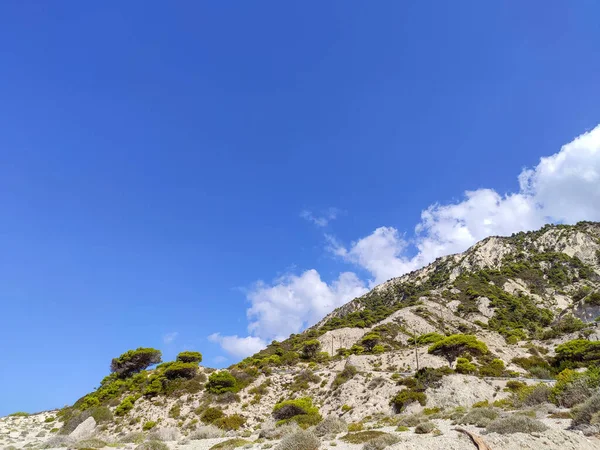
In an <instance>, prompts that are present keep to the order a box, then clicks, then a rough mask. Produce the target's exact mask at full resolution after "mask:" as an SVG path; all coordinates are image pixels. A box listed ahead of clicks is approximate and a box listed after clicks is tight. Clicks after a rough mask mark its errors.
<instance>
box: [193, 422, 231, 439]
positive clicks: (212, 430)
mask: <svg viewBox="0 0 600 450" xmlns="http://www.w3.org/2000/svg"><path fill="white" fill-rule="evenodd" d="M221 436H223V430H221V429H220V428H217V427H215V426H214V425H206V426H203V427H200V428H198V429H197V430H196V431H194V432H193V433H192V434H190V436H189V438H190V439H191V440H201V439H214V438H218V437H221Z"/></svg>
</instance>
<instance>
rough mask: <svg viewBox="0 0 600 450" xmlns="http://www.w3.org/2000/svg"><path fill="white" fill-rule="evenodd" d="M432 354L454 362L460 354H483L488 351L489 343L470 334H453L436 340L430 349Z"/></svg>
mask: <svg viewBox="0 0 600 450" xmlns="http://www.w3.org/2000/svg"><path fill="white" fill-rule="evenodd" d="M428 352H429V353H431V354H432V355H439V356H443V357H444V358H446V359H447V360H448V363H450V364H452V363H453V362H454V360H455V359H456V358H457V357H458V356H460V355H465V354H468V355H472V356H481V355H485V354H486V353H488V348H487V345H485V344H484V343H483V342H481V341H478V340H477V338H476V337H475V336H473V335H469V334H453V335H451V336H448V337H446V338H444V339H442V340H441V341H438V342H436V343H435V344H433V345H432V346H431V347H429V350H428Z"/></svg>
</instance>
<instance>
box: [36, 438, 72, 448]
mask: <svg viewBox="0 0 600 450" xmlns="http://www.w3.org/2000/svg"><path fill="white" fill-rule="evenodd" d="M72 445H73V438H72V437H70V436H53V437H51V438H50V439H48V440H47V441H46V442H44V443H43V444H42V445H41V446H40V447H39V448H60V447H71V446H72Z"/></svg>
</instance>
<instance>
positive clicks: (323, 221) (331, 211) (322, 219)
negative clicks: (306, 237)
mask: <svg viewBox="0 0 600 450" xmlns="http://www.w3.org/2000/svg"><path fill="white" fill-rule="evenodd" d="M339 214H340V210H339V209H337V208H328V209H327V211H325V212H324V213H323V215H320V216H315V215H314V214H313V213H312V211H309V210H306V209H305V210H303V211H301V212H300V217H302V218H303V219H306V220H308V221H309V222H312V223H314V224H315V225H316V226H318V227H326V226H327V225H328V224H329V222H331V221H332V220H335V219H337V217H338V215H339Z"/></svg>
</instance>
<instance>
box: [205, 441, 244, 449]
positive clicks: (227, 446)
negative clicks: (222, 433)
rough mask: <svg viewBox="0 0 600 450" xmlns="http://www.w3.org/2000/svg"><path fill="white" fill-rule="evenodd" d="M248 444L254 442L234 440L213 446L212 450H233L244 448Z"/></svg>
mask: <svg viewBox="0 0 600 450" xmlns="http://www.w3.org/2000/svg"><path fill="white" fill-rule="evenodd" d="M248 444H252V442H250V441H247V440H246V439H241V438H233V439H228V440H226V441H223V442H219V443H218V444H215V445H213V446H212V447H211V448H210V450H233V449H234V448H238V447H244V446H245V445H248Z"/></svg>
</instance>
